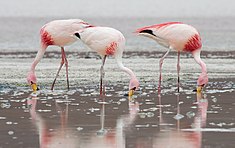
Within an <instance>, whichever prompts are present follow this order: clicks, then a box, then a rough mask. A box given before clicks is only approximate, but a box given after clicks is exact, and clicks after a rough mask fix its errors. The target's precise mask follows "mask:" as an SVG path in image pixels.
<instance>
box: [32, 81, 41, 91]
mask: <svg viewBox="0 0 235 148" xmlns="http://www.w3.org/2000/svg"><path fill="white" fill-rule="evenodd" d="M31 88H32V90H33V92H36V91H37V90H39V88H38V87H37V84H36V83H31Z"/></svg>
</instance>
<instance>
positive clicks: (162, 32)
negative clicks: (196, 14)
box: [136, 22, 208, 94]
mask: <svg viewBox="0 0 235 148" xmlns="http://www.w3.org/2000/svg"><path fill="white" fill-rule="evenodd" d="M136 33H138V34H139V35H143V36H146V37H149V38H152V39H153V40H155V41H157V42H158V43H159V44H160V45H162V46H164V47H167V48H168V51H167V52H166V53H165V54H164V56H163V57H162V58H161V59H160V61H159V71H160V76H159V82H158V94H160V91H161V79H162V64H163V60H164V58H165V57H166V56H167V55H168V53H169V52H170V50H172V49H174V50H176V51H177V52H178V61H177V75H178V92H179V81H180V78H179V71H180V64H179V63H180V52H191V53H192V55H193V57H194V60H195V61H196V62H197V63H198V64H199V65H200V66H201V71H202V72H201V74H200V76H199V78H198V80H197V85H198V88H197V90H201V88H202V87H203V86H204V85H206V84H207V83H208V76H207V69H206V64H205V63H204V62H203V61H202V60H201V58H200V53H201V47H202V43H201V37H200V35H199V33H198V31H197V30H196V29H195V28H194V27H192V26H190V25H187V24H183V23H180V22H168V23H163V24H157V25H152V26H148V27H143V28H140V29H137V31H136Z"/></svg>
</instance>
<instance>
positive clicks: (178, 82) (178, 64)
mask: <svg viewBox="0 0 235 148" xmlns="http://www.w3.org/2000/svg"><path fill="white" fill-rule="evenodd" d="M177 76H178V81H177V87H178V88H177V90H178V92H179V91H180V52H179V51H178V60H177Z"/></svg>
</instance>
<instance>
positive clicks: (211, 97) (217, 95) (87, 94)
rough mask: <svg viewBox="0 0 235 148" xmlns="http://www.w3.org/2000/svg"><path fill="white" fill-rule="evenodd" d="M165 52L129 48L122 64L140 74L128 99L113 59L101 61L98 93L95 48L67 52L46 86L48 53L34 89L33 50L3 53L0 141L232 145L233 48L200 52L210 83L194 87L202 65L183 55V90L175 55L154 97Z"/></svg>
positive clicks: (52, 67) (52, 65)
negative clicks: (64, 65) (65, 63)
mask: <svg viewBox="0 0 235 148" xmlns="http://www.w3.org/2000/svg"><path fill="white" fill-rule="evenodd" d="M162 54H163V52H152V53H148V52H137V53H136V52H126V53H125V54H124V59H123V63H124V65H125V66H127V67H129V68H131V69H133V71H134V72H135V73H136V75H137V77H138V78H139V79H140V82H141V85H140V89H139V90H138V91H137V92H136V93H135V95H134V96H133V101H132V102H129V101H128V97H126V96H125V94H126V93H127V91H128V84H129V78H128V76H127V74H125V73H123V72H120V71H119V70H118V67H117V66H116V63H115V60H114V59H113V58H109V59H108V60H107V63H106V65H105V71H106V74H105V86H106V95H105V96H104V97H100V96H99V87H98V80H99V67H100V64H101V60H100V59H99V57H98V56H97V55H96V54H94V53H93V52H82V53H81V52H80V53H79V52H78V53H77V52H68V53H67V56H68V60H69V77H70V86H71V89H70V91H67V90H66V80H65V79H66V78H65V69H62V71H61V74H60V76H59V78H58V80H57V83H56V85H55V91H53V92H52V91H49V89H50V86H51V83H52V81H53V78H54V76H55V74H56V71H57V68H58V67H59V62H60V54H59V53H58V52H47V53H46V55H45V57H44V58H43V59H42V61H41V62H40V64H39V65H38V66H37V70H36V74H37V77H38V85H39V87H40V88H41V90H40V91H39V92H38V94H37V95H34V94H33V95H31V91H30V88H29V87H28V86H27V84H26V78H25V77H26V74H27V71H28V69H29V67H30V63H31V62H32V57H34V55H35V53H33V52H29V53H27V52H22V53H14V52H10V53H9V52H8V53H7V52H4V53H0V65H1V66H0V76H1V77H0V104H1V108H0V109H1V112H0V126H1V130H0V132H1V135H0V147H3V148H5V147H12V148H13V147H24V148H28V147H45V146H47V147H81V148H83V147H86V148H88V147H97V148H98V147H101V148H104V147H127V148H136V147H144V148H155V147H187V148H188V147H194V148H200V147H207V148H210V147H226V148H230V147H231V148H232V147H234V145H235V142H234V136H235V118H234V117H235V114H234V112H235V111H234V106H235V101H234V100H235V97H234V95H235V93H234V89H235V85H234V82H235V74H234V71H235V68H234V63H235V60H234V52H233V51H231V52H211V53H210V52H203V53H202V58H203V60H204V61H205V62H206V64H207V66H208V75H209V83H208V85H207V87H206V89H205V90H204V91H203V93H195V92H193V91H192V90H193V89H195V87H196V80H197V77H198V76H199V74H200V67H199V66H198V65H196V66H195V62H194V60H193V59H192V58H191V55H190V54H182V56H181V57H182V58H181V74H180V75H181V90H180V93H179V94H177V93H176V56H175V53H174V52H172V53H171V54H170V55H169V56H168V57H167V59H166V60H165V63H164V65H163V82H162V95H161V98H159V97H158V95H157V93H156V85H157V79H158V59H159V57H160V56H161V55H162Z"/></svg>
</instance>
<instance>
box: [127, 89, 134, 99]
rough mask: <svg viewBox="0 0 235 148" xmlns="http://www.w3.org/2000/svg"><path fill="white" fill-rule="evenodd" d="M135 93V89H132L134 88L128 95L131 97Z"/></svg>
mask: <svg viewBox="0 0 235 148" xmlns="http://www.w3.org/2000/svg"><path fill="white" fill-rule="evenodd" d="M133 94H134V90H132V89H131V90H129V93H128V96H129V97H131V96H133Z"/></svg>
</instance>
